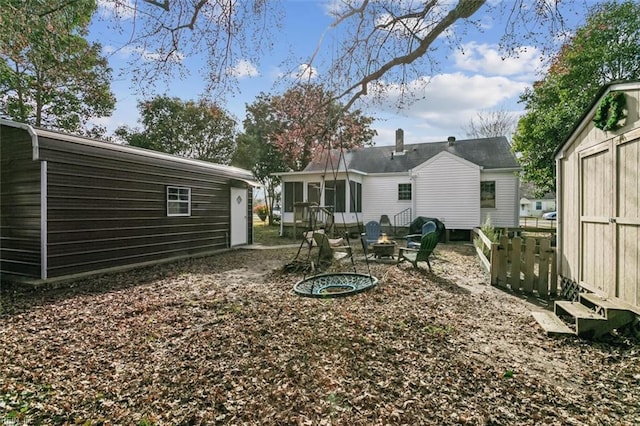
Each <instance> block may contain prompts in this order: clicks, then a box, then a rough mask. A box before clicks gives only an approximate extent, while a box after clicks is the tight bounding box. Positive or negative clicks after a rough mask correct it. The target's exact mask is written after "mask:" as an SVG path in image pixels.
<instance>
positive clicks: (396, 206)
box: [362, 174, 413, 226]
mask: <svg viewBox="0 0 640 426" xmlns="http://www.w3.org/2000/svg"><path fill="white" fill-rule="evenodd" d="M401 183H411V180H410V178H409V175H408V174H407V175H406V176H400V175H395V176H367V177H366V178H365V180H364V183H363V185H362V193H363V194H366V196H364V197H363V199H362V203H363V206H362V211H363V213H362V221H363V223H367V222H369V221H371V220H375V221H379V220H380V218H381V216H382V215H387V216H388V217H389V220H390V221H391V224H393V218H394V216H395V215H396V214H398V213H400V212H401V211H403V210H406V209H408V208H411V207H412V202H413V201H412V200H398V184H401ZM397 225H398V226H401V225H404V224H401V223H398V224H397Z"/></svg>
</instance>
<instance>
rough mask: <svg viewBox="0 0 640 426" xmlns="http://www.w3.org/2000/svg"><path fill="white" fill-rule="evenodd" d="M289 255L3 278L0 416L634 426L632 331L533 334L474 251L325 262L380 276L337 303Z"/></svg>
mask: <svg viewBox="0 0 640 426" xmlns="http://www.w3.org/2000/svg"><path fill="white" fill-rule="evenodd" d="M296 251H297V250H296V249H293V248H287V249H264V250H258V249H253V250H244V249H242V250H234V251H230V252H226V253H222V254H219V255H217V256H214V257H209V258H202V259H195V260H188V261H183V262H178V263H174V264H168V265H161V266H156V267H151V268H145V269H139V270H134V271H129V272H126V273H121V274H115V275H108V276H101V277H97V278H92V279H88V280H85V281H82V282H77V283H74V284H73V285H71V286H69V287H66V288H62V289H57V290H49V291H39V292H30V293H23V292H20V291H15V290H14V289H11V288H7V287H6V286H5V287H4V288H3V293H2V299H1V301H2V312H1V313H0V420H1V419H2V418H3V417H2V416H3V415H4V418H5V424H8V423H7V420H6V419H16V420H20V421H23V422H24V423H23V424H87V425H95V424H104V425H111V424H122V425H151V424H157V425H165V424H166V425H174V424H181V425H187V424H233V425H236V424H247V425H256V424H260V425H270V424H274V425H275V424H301V425H307V424H308V425H324V424H326V425H382V424H406V425H422V424H424V425H442V424H470V425H529V424H536V425H537V424H552V425H638V424H640V350H639V349H640V345H639V344H638V341H637V339H634V338H632V337H630V336H632V334H629V335H624V334H621V335H617V336H614V337H610V338H607V339H606V340H604V341H600V342H591V341H586V340H581V339H578V338H574V337H563V338H550V337H547V336H545V335H544V333H543V332H542V330H541V329H540V328H539V326H538V325H537V324H536V322H535V321H534V320H533V318H532V316H531V311H532V310H537V309H538V310H539V309H544V303H540V302H539V301H535V300H526V299H524V298H522V297H519V296H516V295H513V294H510V293H507V292H504V291H502V290H498V289H495V288H493V287H491V286H489V285H488V280H487V277H486V275H485V273H484V271H483V270H482V269H481V267H480V266H479V263H478V261H477V258H476V256H475V254H474V250H473V247H472V246H471V245H464V244H445V245H439V246H438V248H437V249H436V252H435V257H434V260H433V261H432V266H433V272H426V271H418V270H414V269H412V268H411V266H410V265H408V264H406V263H405V264H403V265H401V266H400V267H398V266H396V265H395V264H394V263H389V262H385V263H375V262H369V263H367V262H364V261H363V260H362V257H361V256H356V262H355V265H351V264H350V263H348V262H346V263H339V264H334V265H333V266H332V270H340V271H348V272H353V271H354V266H355V272H359V273H365V274H368V273H371V274H372V275H374V276H376V277H377V278H378V279H379V284H378V286H377V287H375V288H373V289H371V290H369V291H366V292H363V293H360V294H357V295H353V296H349V297H343V298H335V299H313V298H304V297H300V296H298V295H296V294H295V293H294V292H293V291H292V287H293V285H294V284H295V283H296V282H297V281H298V280H300V279H302V278H303V275H302V274H301V273H286V272H284V271H283V266H284V265H286V264H288V263H290V262H291V261H292V260H293V259H294V258H296ZM312 254H313V253H312ZM312 254H311V255H312ZM306 255H307V252H306V250H303V251H302V253H301V254H300V256H299V257H298V259H301V260H306ZM425 266H426V265H425ZM0 423H2V422H1V421H0Z"/></svg>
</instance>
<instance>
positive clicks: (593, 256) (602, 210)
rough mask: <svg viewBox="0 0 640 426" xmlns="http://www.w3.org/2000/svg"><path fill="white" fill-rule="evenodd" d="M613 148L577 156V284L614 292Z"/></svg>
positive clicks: (603, 147)
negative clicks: (578, 186) (578, 216)
mask: <svg viewBox="0 0 640 426" xmlns="http://www.w3.org/2000/svg"><path fill="white" fill-rule="evenodd" d="M611 151H612V146H611V143H610V142H606V143H603V144H600V145H597V146H595V147H592V148H590V149H588V150H586V151H583V152H581V153H580V204H581V205H580V233H581V235H580V237H581V238H580V241H581V244H580V245H581V250H580V253H581V256H582V257H581V259H580V280H581V281H582V283H583V284H584V285H585V286H587V287H588V288H591V289H597V290H600V291H602V292H604V293H607V294H610V295H612V296H613V294H611V292H613V291H614V288H613V287H614V283H615V268H614V265H615V263H614V259H615V257H614V256H615V255H614V250H613V249H614V229H612V228H613V227H612V223H610V219H611V218H612V213H613V192H614V189H615V188H614V182H613V173H612V170H613V164H612V163H613V158H612V155H611Z"/></svg>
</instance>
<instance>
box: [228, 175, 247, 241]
mask: <svg viewBox="0 0 640 426" xmlns="http://www.w3.org/2000/svg"><path fill="white" fill-rule="evenodd" d="M247 197H248V194H247V190H246V188H233V187H232V188H231V246H232V247H233V246H237V245H242V244H247V228H248V223H247Z"/></svg>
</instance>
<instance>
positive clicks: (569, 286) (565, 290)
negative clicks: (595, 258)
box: [560, 277, 586, 302]
mask: <svg viewBox="0 0 640 426" xmlns="http://www.w3.org/2000/svg"><path fill="white" fill-rule="evenodd" d="M584 292H586V290H585V289H584V288H582V287H580V284H578V283H577V282H575V281H573V280H571V279H569V278H566V277H562V281H561V282H560V296H562V297H563V298H564V299H566V300H570V301H572V302H577V301H578V297H579V295H580V293H584Z"/></svg>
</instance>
